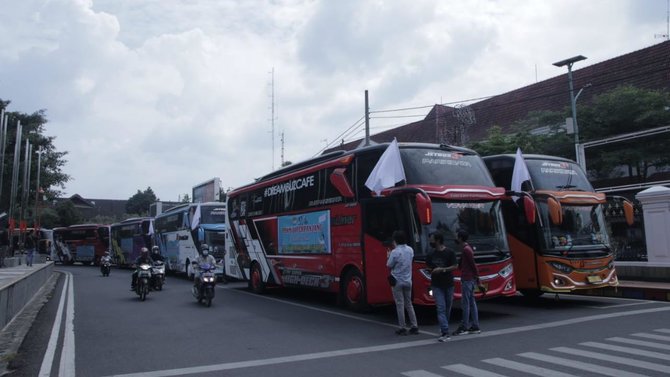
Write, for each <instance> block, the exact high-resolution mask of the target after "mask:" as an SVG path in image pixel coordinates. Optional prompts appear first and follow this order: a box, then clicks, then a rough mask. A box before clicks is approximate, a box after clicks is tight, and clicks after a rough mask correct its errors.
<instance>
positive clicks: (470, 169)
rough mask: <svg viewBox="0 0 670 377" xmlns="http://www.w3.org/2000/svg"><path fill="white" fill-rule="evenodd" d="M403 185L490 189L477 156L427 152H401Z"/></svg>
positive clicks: (438, 150)
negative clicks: (485, 187)
mask: <svg viewBox="0 0 670 377" xmlns="http://www.w3.org/2000/svg"><path fill="white" fill-rule="evenodd" d="M400 153H401V156H402V163H403V166H404V168H405V175H406V176H407V184H410V185H419V184H429V185H439V186H443V185H473V186H494V184H493V181H492V180H491V176H490V175H489V172H488V170H487V169H486V165H484V162H483V161H482V159H481V158H480V157H479V156H478V155H474V154H463V153H460V152H455V151H444V150H440V149H427V148H402V149H401V150H400Z"/></svg>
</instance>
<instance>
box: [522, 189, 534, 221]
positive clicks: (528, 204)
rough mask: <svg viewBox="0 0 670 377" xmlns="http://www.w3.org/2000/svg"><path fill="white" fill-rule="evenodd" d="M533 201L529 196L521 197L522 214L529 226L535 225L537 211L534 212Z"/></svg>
mask: <svg viewBox="0 0 670 377" xmlns="http://www.w3.org/2000/svg"><path fill="white" fill-rule="evenodd" d="M535 209H536V208H535V201H534V200H533V198H531V197H530V196H529V195H524V196H523V210H524V214H525V215H526V222H527V223H528V224H530V225H533V224H535V220H536V218H535V214H536V213H537V211H536V210H535Z"/></svg>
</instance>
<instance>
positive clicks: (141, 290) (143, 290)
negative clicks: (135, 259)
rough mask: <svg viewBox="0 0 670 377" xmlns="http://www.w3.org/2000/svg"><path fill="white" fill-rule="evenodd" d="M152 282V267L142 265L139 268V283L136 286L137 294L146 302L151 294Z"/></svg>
mask: <svg viewBox="0 0 670 377" xmlns="http://www.w3.org/2000/svg"><path fill="white" fill-rule="evenodd" d="M150 282H151V265H150V264H147V263H142V264H140V266H139V267H138V268H137V283H136V284H135V293H137V295H138V296H140V300H141V301H144V300H145V299H146V298H147V294H149V283H150Z"/></svg>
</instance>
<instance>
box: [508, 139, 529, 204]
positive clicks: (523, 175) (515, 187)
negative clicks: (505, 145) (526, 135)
mask: <svg viewBox="0 0 670 377" xmlns="http://www.w3.org/2000/svg"><path fill="white" fill-rule="evenodd" d="M526 181H529V182H530V173H528V167H527V166H526V161H525V160H524V159H523V154H522V153H521V148H517V149H516V159H515V160H514V171H513V172H512V187H511V189H512V191H516V192H520V191H522V190H521V185H522V184H523V183H524V182H526ZM512 198H513V199H514V201H515V202H516V201H517V199H518V197H516V196H513V197H512Z"/></svg>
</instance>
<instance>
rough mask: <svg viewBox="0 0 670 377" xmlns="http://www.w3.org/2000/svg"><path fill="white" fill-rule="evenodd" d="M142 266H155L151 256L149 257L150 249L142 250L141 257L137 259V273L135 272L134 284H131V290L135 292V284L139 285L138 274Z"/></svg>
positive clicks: (144, 248)
mask: <svg viewBox="0 0 670 377" xmlns="http://www.w3.org/2000/svg"><path fill="white" fill-rule="evenodd" d="M140 264H148V265H151V266H153V264H154V261H153V259H151V256H150V255H149V249H147V248H146V247H143V248H142V249H141V250H140V256H139V257H137V259H135V271H134V272H133V279H132V282H131V283H130V290H131V291H134V290H135V283H137V272H138V270H139V268H140Z"/></svg>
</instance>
